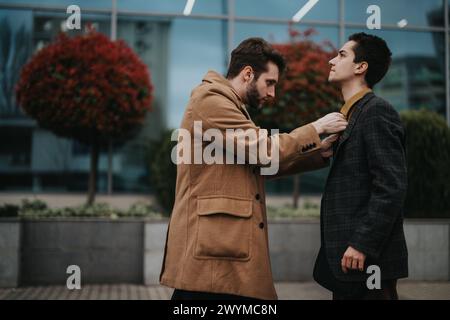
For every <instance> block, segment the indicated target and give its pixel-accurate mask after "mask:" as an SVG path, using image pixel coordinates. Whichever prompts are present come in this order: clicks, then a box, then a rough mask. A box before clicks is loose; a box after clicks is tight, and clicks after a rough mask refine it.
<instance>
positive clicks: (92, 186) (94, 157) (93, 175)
mask: <svg viewBox="0 0 450 320" xmlns="http://www.w3.org/2000/svg"><path fill="white" fill-rule="evenodd" d="M99 149H100V148H99V145H98V142H97V141H95V140H94V142H93V143H92V145H91V170H90V172H89V187H88V200H87V205H89V206H90V205H92V204H94V201H95V193H96V192H97V168H98V154H99Z"/></svg>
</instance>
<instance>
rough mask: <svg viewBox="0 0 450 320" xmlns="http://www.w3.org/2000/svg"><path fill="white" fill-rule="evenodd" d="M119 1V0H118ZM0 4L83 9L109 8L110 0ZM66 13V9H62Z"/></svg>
mask: <svg viewBox="0 0 450 320" xmlns="http://www.w3.org/2000/svg"><path fill="white" fill-rule="evenodd" d="M118 1H119V2H120V0H118ZM1 3H2V4H11V5H14V4H17V5H20V6H24V5H30V6H33V7H41V8H42V7H68V6H70V5H72V4H73V5H77V6H79V7H80V9H81V13H82V14H83V10H84V9H111V0H2V1H1ZM64 13H66V11H64Z"/></svg>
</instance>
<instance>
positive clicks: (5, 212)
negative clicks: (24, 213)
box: [0, 204, 19, 218]
mask: <svg viewBox="0 0 450 320" xmlns="http://www.w3.org/2000/svg"><path fill="white" fill-rule="evenodd" d="M18 215H19V206H16V205H14V204H5V205H3V206H0V218H9V217H17V216H18Z"/></svg>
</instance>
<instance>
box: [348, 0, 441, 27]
mask: <svg viewBox="0 0 450 320" xmlns="http://www.w3.org/2000/svg"><path fill="white" fill-rule="evenodd" d="M370 5H377V6H379V7H380V10H381V12H380V13H381V24H382V25H383V24H390V25H396V24H397V22H399V21H400V20H402V19H406V20H407V22H408V25H409V26H438V27H443V26H444V1H443V0H426V1H424V0H395V1H392V0H345V20H346V22H353V23H362V24H364V25H365V24H366V21H367V18H368V17H369V16H370V15H371V14H370V13H367V8H368V7H369V6H370Z"/></svg>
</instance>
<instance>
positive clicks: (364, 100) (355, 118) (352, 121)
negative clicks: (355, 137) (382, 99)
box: [333, 92, 375, 162]
mask: <svg viewBox="0 0 450 320" xmlns="http://www.w3.org/2000/svg"><path fill="white" fill-rule="evenodd" d="M374 96H375V95H374V94H373V93H372V92H370V93H368V94H366V95H365V96H364V97H363V98H362V99H361V100H359V101H358V102H357V103H356V105H355V106H354V107H353V108H355V110H353V113H352V115H351V117H350V121H349V122H348V126H347V128H346V129H345V131H344V133H343V134H341V136H340V137H339V140H338V143H337V145H336V147H335V148H333V160H334V159H336V158H337V155H338V153H339V149H340V147H341V145H342V144H343V143H344V142H345V141H346V140H347V139H348V138H349V137H350V135H351V133H352V130H353V127H354V126H355V124H356V122H357V121H358V118H359V115H360V114H361V111H362V108H363V106H364V105H365V104H366V103H367V102H369V101H370V99H372V98H373V97H374ZM333 162H334V161H333Z"/></svg>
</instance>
